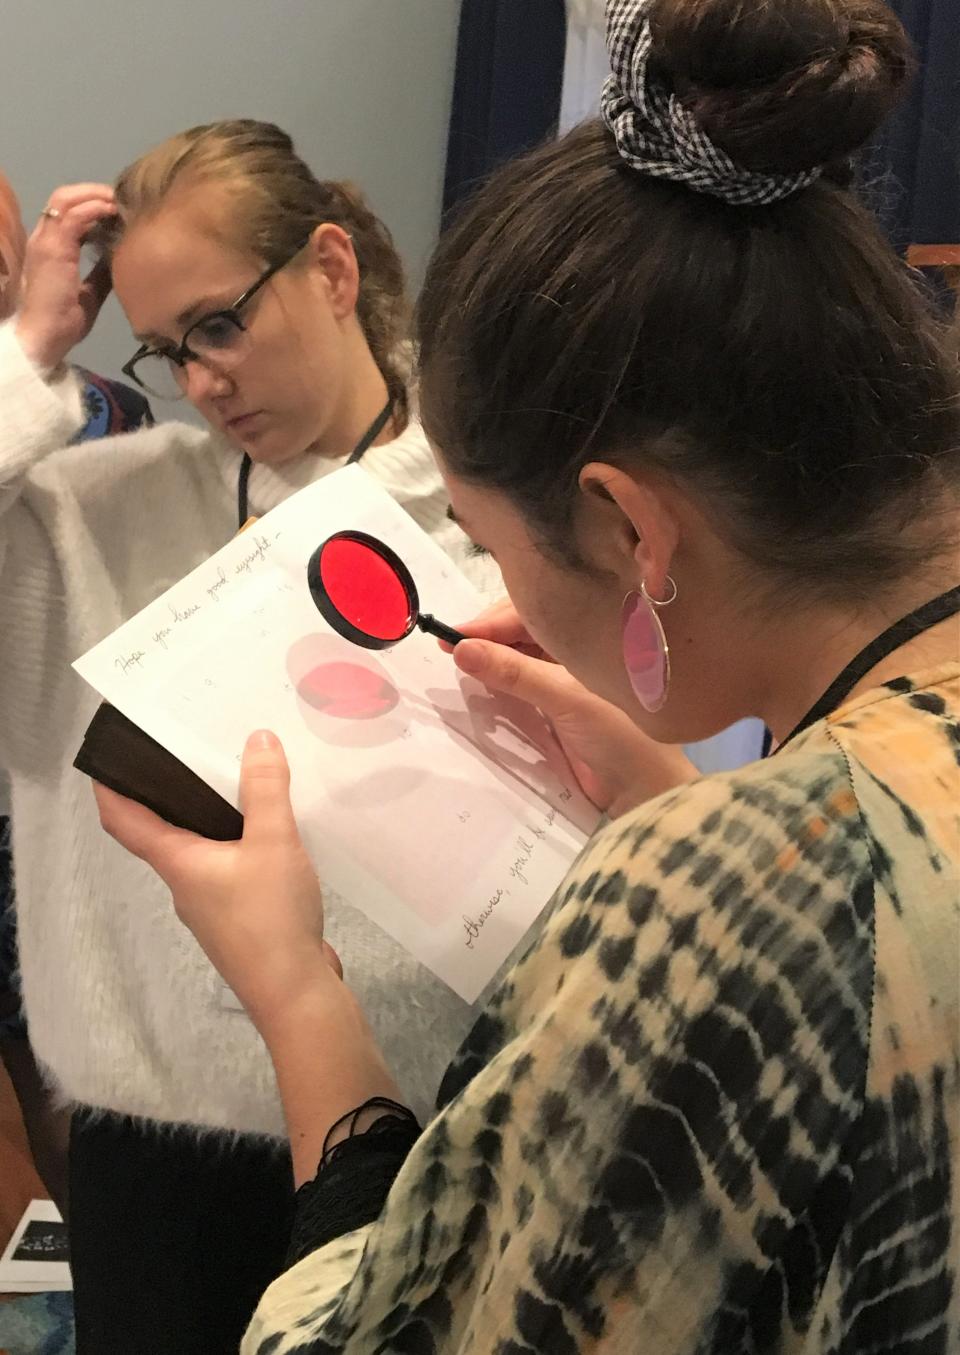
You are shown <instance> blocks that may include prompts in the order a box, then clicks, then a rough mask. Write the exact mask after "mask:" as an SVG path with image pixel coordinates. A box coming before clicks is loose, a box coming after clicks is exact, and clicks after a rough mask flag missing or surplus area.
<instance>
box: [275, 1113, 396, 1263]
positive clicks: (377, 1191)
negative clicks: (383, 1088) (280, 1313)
mask: <svg viewBox="0 0 960 1355" xmlns="http://www.w3.org/2000/svg"><path fill="white" fill-rule="evenodd" d="M380 1109H382V1111H383V1114H382V1115H380V1116H378V1117H377V1119H376V1120H374V1122H373V1124H371V1125H370V1126H369V1127H368V1128H367V1129H366V1130H364V1131H363V1132H362V1133H357V1132H355V1126H356V1125H357V1124H358V1123H359V1120H360V1117H361V1115H362V1114H363V1113H364V1112H365V1111H368V1110H380ZM348 1122H349V1123H350V1134H349V1136H348V1137H347V1138H345V1139H343V1140H342V1141H341V1142H340V1143H337V1144H335V1145H334V1147H333V1148H330V1149H327V1148H326V1147H325V1148H324V1152H323V1156H322V1157H321V1159H320V1167H319V1169H318V1171H317V1174H316V1176H315V1177H314V1179H313V1180H312V1181H308V1182H306V1184H305V1185H302V1186H301V1187H300V1189H299V1190H298V1191H297V1205H296V1213H295V1216H294V1220H293V1235H292V1237H291V1239H290V1249H289V1251H288V1252H287V1268H288V1269H289V1267H290V1266H294V1265H296V1263H297V1262H298V1261H302V1260H303V1258H304V1257H305V1256H309V1255H310V1253H311V1252H314V1251H316V1250H317V1249H318V1248H319V1247H324V1246H326V1244H327V1243H328V1242H332V1241H333V1239H334V1238H336V1237H342V1236H343V1235H344V1234H345V1233H352V1232H353V1231H354V1230H355V1229H357V1228H362V1227H364V1226H365V1225H366V1224H368V1223H372V1222H373V1221H374V1219H376V1218H377V1217H378V1215H379V1214H380V1211H381V1210H382V1209H383V1206H384V1204H385V1203H386V1199H387V1196H388V1195H389V1194H390V1188H391V1186H392V1185H393V1183H394V1180H395V1179H396V1177H397V1174H398V1173H399V1171H400V1168H401V1167H402V1166H403V1164H404V1162H405V1161H406V1158H407V1154H408V1153H409V1152H410V1149H411V1148H412V1147H413V1145H414V1144H415V1143H416V1141H417V1139H418V1138H419V1137H420V1134H421V1132H422V1130H421V1128H420V1125H419V1124H418V1123H417V1119H416V1116H415V1115H414V1114H413V1112H412V1111H410V1110H407V1108H406V1107H405V1106H401V1105H398V1104H397V1103H396V1102H395V1101H389V1100H387V1099H386V1098H380V1097H378V1098H376V1099H375V1100H373V1101H367V1102H365V1103H364V1104H363V1105H362V1106H358V1107H357V1109H356V1110H352V1111H351V1112H350V1114H349V1115H345V1116H344V1117H343V1118H342V1119H341V1120H338V1121H337V1123H336V1124H335V1125H334V1127H333V1129H331V1130H330V1133H329V1134H328V1135H327V1140H328V1141H329V1139H330V1138H331V1137H332V1135H333V1134H334V1132H335V1130H337V1129H339V1128H340V1127H341V1126H342V1125H344V1124H346V1123H348Z"/></svg>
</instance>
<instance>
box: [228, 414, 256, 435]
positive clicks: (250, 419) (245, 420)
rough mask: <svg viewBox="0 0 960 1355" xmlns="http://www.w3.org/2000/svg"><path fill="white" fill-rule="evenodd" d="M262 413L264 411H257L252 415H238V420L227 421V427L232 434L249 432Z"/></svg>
mask: <svg viewBox="0 0 960 1355" xmlns="http://www.w3.org/2000/svg"><path fill="white" fill-rule="evenodd" d="M262 413H263V410H262V409H255V410H254V411H253V412H252V413H251V414H238V415H237V416H236V418H233V419H228V420H227V423H226V427H227V428H228V429H229V430H230V432H231V433H244V432H247V431H249V430H250V429H251V428H252V427H253V426H254V423H255V422H256V420H257V419H259V418H260V416H261V414H262Z"/></svg>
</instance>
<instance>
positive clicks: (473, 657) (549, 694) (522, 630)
mask: <svg viewBox="0 0 960 1355" xmlns="http://www.w3.org/2000/svg"><path fill="white" fill-rule="evenodd" d="M460 629H461V630H462V631H463V632H464V633H465V634H466V635H467V636H468V638H467V639H466V640H462V641H461V642H460V644H458V645H457V647H456V649H455V650H454V659H455V661H456V664H457V667H458V668H459V669H460V670H461V672H463V673H466V674H468V675H469V676H470V677H473V678H476V679H477V681H478V682H482V683H483V684H484V686H485V687H487V688H489V689H490V690H491V691H494V692H503V693H504V694H507V695H510V696H514V697H518V698H519V699H520V700H521V701H526V702H528V703H529V704H530V705H532V706H536V707H537V709H538V710H539V711H540V712H541V713H542V714H543V715H545V716H546V718H547V719H548V720H549V721H550V724H551V727H552V729H553V732H554V734H555V735H556V738H557V741H558V743H559V744H560V747H561V748H562V749H563V752H564V755H565V756H566V759H567V761H568V762H569V764H570V767H571V770H572V771H573V774H574V775H575V776H576V778H577V781H578V782H579V783H580V787H581V789H582V790H583V792H584V794H585V795H586V796H587V797H588V799H590V800H592V801H593V803H594V804H595V805H596V806H597V808H598V809H602V810H604V811H606V812H607V813H608V814H609V815H610V817H611V818H616V817H617V816H618V815H620V814H625V813H626V812H627V811H628V810H630V809H632V808H634V806H636V805H638V804H642V803H643V801H644V800H649V799H652V798H653V796H655V795H662V794H663V792H664V791H667V790H672V789H673V788H674V787H675V786H681V785H683V784H684V783H685V782H687V781H693V780H695V779H696V778H697V776H698V775H699V772H698V771H697V769H696V767H694V765H693V763H692V762H691V761H690V760H689V758H687V757H686V756H685V754H684V753H683V752H682V751H681V749H679V748H675V747H670V746H668V745H666V744H659V743H655V742H654V741H653V739H650V738H648V737H647V736H646V735H645V734H642V733H641V732H640V730H639V729H637V727H636V725H635V724H634V723H633V721H632V720H631V719H630V717H629V716H628V715H626V714H625V713H624V712H623V711H622V710H620V709H619V707H617V706H613V705H611V704H610V703H609V702H608V701H604V700H602V699H601V698H600V697H599V696H594V695H593V693H592V692H589V691H588V690H587V689H586V687H584V686H582V685H581V684H580V683H579V682H578V681H577V680H576V678H574V677H571V675H570V674H569V673H568V672H567V670H566V669H565V668H561V667H560V665H559V664H558V663H555V662H554V661H553V660H552V659H551V658H550V656H549V655H547V654H545V653H544V652H543V650H541V649H539V648H538V647H537V646H536V644H535V643H534V642H533V640H532V639H531V637H530V635H529V633H528V631H527V630H526V627H525V626H524V625H523V622H522V621H521V620H520V618H519V616H518V615H517V612H516V610H515V608H514V606H513V604H512V603H510V602H506V603H499V604H498V605H497V606H496V607H492V608H490V610H489V611H488V612H484V613H483V614H482V615H481V616H479V617H478V618H477V619H476V620H475V621H473V622H472V623H471V624H469V625H467V626H462V627H460Z"/></svg>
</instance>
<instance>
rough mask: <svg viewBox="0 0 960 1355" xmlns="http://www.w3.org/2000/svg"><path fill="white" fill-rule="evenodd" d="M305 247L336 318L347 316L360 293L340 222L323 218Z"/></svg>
mask: <svg viewBox="0 0 960 1355" xmlns="http://www.w3.org/2000/svg"><path fill="white" fill-rule="evenodd" d="M307 251H308V255H307V257H308V260H309V262H310V265H311V266H312V267H313V268H314V269H316V270H317V271H318V273H319V275H320V276H321V278H322V281H323V286H324V289H325V291H326V294H327V297H328V299H329V302H330V307H331V309H332V310H333V313H334V315H335V316H336V318H337V319H338V320H346V319H349V317H350V316H351V315H353V314H354V312H355V311H356V309H357V297H358V296H359V295H360V269H359V266H358V265H357V256H356V254H355V253H354V250H353V241H352V240H351V238H350V236H349V235H348V234H347V232H346V231H345V230H344V229H343V227H342V226H335V225H334V224H333V222H331V221H325V222H324V223H323V224H322V225H320V226H317V228H316V229H315V230H314V232H313V234H312V235H311V236H310V241H309V244H308V246H307Z"/></svg>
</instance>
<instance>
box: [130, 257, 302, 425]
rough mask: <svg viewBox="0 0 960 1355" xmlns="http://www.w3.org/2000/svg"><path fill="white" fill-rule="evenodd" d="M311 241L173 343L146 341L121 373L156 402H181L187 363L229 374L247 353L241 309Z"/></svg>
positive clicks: (205, 316)
mask: <svg viewBox="0 0 960 1355" xmlns="http://www.w3.org/2000/svg"><path fill="white" fill-rule="evenodd" d="M309 240H310V237H309V236H307V239H306V240H302V241H301V242H300V244H299V245H298V246H297V248H296V249H295V250H294V251H293V253H292V254H290V255H288V257H287V258H285V259H281V260H280V262H279V263H275V264H271V265H270V267H269V268H268V269H267V270H266V272H265V273H261V275H260V276H259V277H258V278H257V280H256V282H255V283H253V285H252V286H250V287H248V288H247V290H246V291H245V292H243V293H242V294H241V295H240V296H238V297H237V299H236V301H235V302H234V303H233V305H232V306H226V307H225V308H224V309H223V310H219V311H211V312H210V313H209V315H202V316H201V317H200V319H199V320H194V322H193V324H192V325H191V326H190V328H189V329H188V330H187V332H186V333H185V334H184V336H183V338H182V339H181V340H180V342H179V344H177V345H176V346H173V345H169V346H166V347H163V348H151V347H150V345H149V344H142V345H141V346H140V348H138V349H137V351H136V352H135V353H134V355H133V357H132V358H131V359H130V361H129V362H128V363H126V364H125V365H124V367H123V368H122V369H121V370H122V371H123V374H124V376H128V377H129V378H130V380H131V381H135V382H136V383H137V385H138V386H139V387H140V388H141V390H145V391H146V392H147V394H148V395H155V396H156V397H157V399H158V400H182V399H183V398H184V396H185V395H186V385H187V370H186V369H187V363H188V362H200V363H202V364H203V366H204V367H206V368H208V369H209V370H210V371H213V372H217V373H220V374H226V373H227V372H232V371H233V369H234V368H235V367H238V366H239V365H240V363H241V362H242V361H243V360H244V358H245V357H246V356H247V354H248V353H249V352H250V346H251V339H250V331H249V329H248V328H247V326H246V325H245V324H244V322H243V319H242V317H241V315H240V312H241V311H242V310H243V308H244V306H246V305H248V304H249V303H250V302H251V301H252V300H253V298H254V297H255V296H256V294H257V292H259V291H260V289H261V287H264V286H265V285H266V284H267V283H268V282H269V281H270V279H271V278H272V277H273V275H274V274H275V273H279V272H280V269H281V268H286V266H287V264H288V263H292V262H293V260H294V259H295V258H296V257H297V255H298V254H299V253H300V251H301V250H302V249H304V248H305V246H306V245H307V244H308V243H309Z"/></svg>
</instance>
